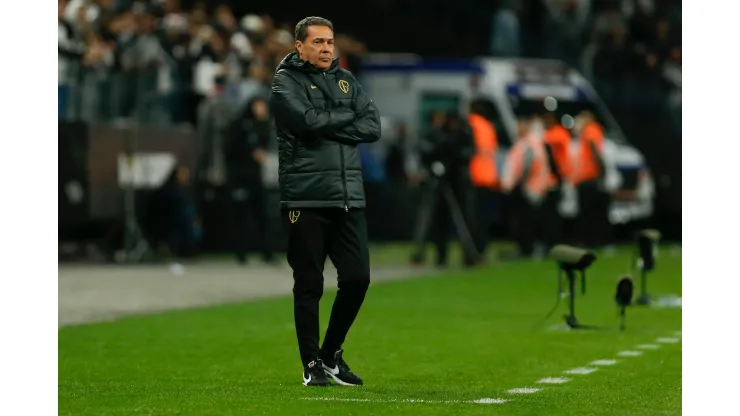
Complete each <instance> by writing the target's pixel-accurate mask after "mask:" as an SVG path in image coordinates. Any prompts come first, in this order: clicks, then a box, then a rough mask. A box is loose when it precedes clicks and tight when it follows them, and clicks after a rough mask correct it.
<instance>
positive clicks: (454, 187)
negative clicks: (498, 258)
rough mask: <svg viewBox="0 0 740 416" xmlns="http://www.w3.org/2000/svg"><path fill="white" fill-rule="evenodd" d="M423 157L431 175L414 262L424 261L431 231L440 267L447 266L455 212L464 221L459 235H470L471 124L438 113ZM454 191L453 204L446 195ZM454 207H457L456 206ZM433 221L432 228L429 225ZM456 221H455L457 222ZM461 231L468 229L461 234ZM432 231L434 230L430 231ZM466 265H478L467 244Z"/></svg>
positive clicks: (423, 145) (424, 143)
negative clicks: (469, 169) (429, 221)
mask: <svg viewBox="0 0 740 416" xmlns="http://www.w3.org/2000/svg"><path fill="white" fill-rule="evenodd" d="M418 151H419V155H420V157H421V161H422V163H423V165H424V167H425V169H426V170H427V171H428V177H427V180H426V183H425V184H424V188H425V191H424V193H425V195H424V197H423V198H422V202H421V207H420V212H419V216H418V220H417V221H418V223H417V230H416V233H415V242H416V245H417V248H416V250H415V252H414V254H413V256H412V261H413V262H415V263H421V262H422V261H423V248H424V240H425V236H426V234H427V231H432V233H433V241H434V244H435V246H436V250H437V259H436V260H437V262H436V263H437V266H440V267H444V266H446V265H447V240H448V237H449V231H450V229H449V227H450V219H451V216H453V215H455V214H454V213H453V212H452V210H458V211H459V213H460V214H461V215H459V216H458V218H460V219H461V221H459V222H457V223H456V226H457V228H458V230H457V231H458V236H459V237H461V238H462V236H460V235H459V234H461V233H465V234H466V235H468V236H469V235H470V230H469V228H468V225H469V224H470V214H469V210H470V209H471V207H472V201H471V199H472V186H471V183H470V175H469V172H468V164H469V162H470V158H471V157H472V156H473V154H474V153H475V145H474V142H473V136H472V132H471V129H470V126H469V125H468V123H467V122H466V121H465V120H464V119H463V118H462V117H461V115H460V114H458V113H457V112H449V113H447V114H445V113H444V112H442V111H435V112H434V113H433V114H432V119H431V126H430V128H429V130H428V131H427V133H426V134H425V135H424V136H422V138H421V140H420V143H419V149H418ZM446 189H450V190H451V192H452V195H453V196H454V198H453V201H450V200H448V199H446V198H445V194H444V192H445V191H446ZM453 203H454V205H453ZM428 218H431V224H429V223H428V220H427V219H428ZM453 220H454V218H453ZM460 227H464V230H461V229H460ZM429 228H431V230H429ZM463 248H464V252H465V254H464V259H463V260H464V264H465V265H466V266H471V265H474V264H475V263H477V261H478V258H477V256H478V255H477V252H476V250H475V247H467V245H466V244H464V243H463Z"/></svg>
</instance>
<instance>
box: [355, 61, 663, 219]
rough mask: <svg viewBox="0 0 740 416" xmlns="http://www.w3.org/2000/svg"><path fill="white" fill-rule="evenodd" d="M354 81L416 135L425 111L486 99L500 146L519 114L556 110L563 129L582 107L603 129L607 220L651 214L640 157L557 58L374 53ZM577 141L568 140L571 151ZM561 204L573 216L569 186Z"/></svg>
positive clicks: (648, 181) (585, 84) (584, 83)
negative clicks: (452, 57)
mask: <svg viewBox="0 0 740 416" xmlns="http://www.w3.org/2000/svg"><path fill="white" fill-rule="evenodd" d="M361 82H362V83H363V85H364V87H365V89H366V91H367V92H368V94H369V95H370V97H372V99H373V100H374V101H375V103H376V104H377V106H378V108H379V110H380V113H381V115H382V116H383V117H384V119H386V120H392V121H393V122H396V123H400V122H402V123H405V124H406V125H407V126H408V128H409V130H410V131H411V132H412V135H414V136H415V137H418V136H419V135H420V134H422V133H423V131H424V129H425V123H426V122H425V120H428V115H429V113H430V112H431V111H433V110H436V109H457V110H459V111H461V112H463V113H465V112H467V104H468V103H469V102H470V101H471V100H473V99H485V100H486V101H488V102H489V103H490V104H491V105H490V110H491V111H490V114H489V116H490V118H491V121H492V122H493V123H494V125H495V126H496V130H497V134H498V140H499V143H500V145H501V147H502V148H504V149H505V148H506V147H508V146H509V145H510V144H511V143H512V140H514V138H515V137H516V118H517V116H518V115H521V114H530V115H531V114H534V113H537V114H539V113H542V112H544V111H546V110H550V111H555V112H556V113H557V114H558V115H559V116H561V117H562V118H561V122H562V123H563V124H564V125H565V127H567V128H570V127H572V126H571V125H568V124H569V123H570V122H571V121H572V118H570V119H569V117H575V116H576V115H577V114H578V113H579V112H580V111H583V110H589V111H591V112H592V113H594V114H595V115H596V117H597V118H598V120H599V122H600V123H601V124H602V125H603V127H604V135H605V138H606V158H607V161H606V162H607V164H608V167H609V172H608V176H607V183H608V185H609V187H610V189H611V190H612V191H613V193H614V195H615V196H617V198H615V199H621V201H614V202H613V203H612V204H611V211H610V219H611V222H612V223H614V224H618V223H626V222H630V221H632V220H635V219H643V218H646V217H649V216H650V215H652V210H653V206H652V201H653V195H654V184H653V180H652V178H651V177H650V175H649V172H648V170H647V166H646V164H645V160H644V157H643V155H642V154H641V153H640V152H639V151H638V150H637V149H636V148H635V147H634V146H632V145H631V144H630V143H629V142H628V140H627V139H626V138H625V136H624V133H623V132H622V130H621V128H620V127H619V125H618V123H617V122H616V120H615V119H614V117H613V116H612V114H611V113H610V112H609V109H608V108H607V107H606V105H604V103H603V102H602V100H601V99H600V98H599V96H598V94H597V93H596V91H595V90H594V88H593V87H592V85H591V83H590V82H589V81H588V80H587V79H586V78H585V77H584V76H583V75H582V74H581V73H580V72H579V71H577V70H576V69H573V68H571V67H569V66H567V65H566V64H565V63H564V62H562V61H557V60H540V59H497V58H478V59H471V60H447V61H432V60H424V59H421V58H419V57H416V56H413V55H385V54H384V55H373V56H370V58H369V59H368V61H367V62H366V64H365V69H364V71H363V73H362V76H361ZM548 97H550V98H548ZM546 98H548V99H547V101H546V100H545V99H546ZM546 104H547V107H545V105H546ZM384 130H386V129H384ZM389 130H391V129H389ZM576 145H577V143H576V140H574V148H575V146H576ZM625 195H626V197H625ZM561 208H562V212H563V215H565V216H569V217H570V216H574V215H576V214H577V212H578V207H577V203H576V195H575V191H573V190H571V191H569V192H567V193H566V198H565V201H564V204H563V206H562V207H561Z"/></svg>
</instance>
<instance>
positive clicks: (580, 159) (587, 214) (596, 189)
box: [573, 111, 611, 248]
mask: <svg viewBox="0 0 740 416" xmlns="http://www.w3.org/2000/svg"><path fill="white" fill-rule="evenodd" d="M576 129H577V130H578V131H579V136H578V146H577V150H576V157H575V166H573V183H574V185H575V186H576V189H577V191H578V212H579V214H578V226H577V230H576V231H577V232H578V237H579V239H580V240H581V242H582V244H583V245H585V246H586V247H590V248H596V247H599V246H601V245H603V244H604V242H605V239H607V238H608V237H607V236H608V234H609V232H610V228H611V226H610V224H609V203H610V196H609V194H608V193H607V192H606V190H605V189H604V178H605V175H606V171H605V165H604V158H603V152H604V132H603V129H602V127H601V125H600V124H599V123H598V122H597V121H596V117H595V116H594V114H593V113H591V112H590V111H583V112H581V113H580V114H579V115H578V117H577V118H576Z"/></svg>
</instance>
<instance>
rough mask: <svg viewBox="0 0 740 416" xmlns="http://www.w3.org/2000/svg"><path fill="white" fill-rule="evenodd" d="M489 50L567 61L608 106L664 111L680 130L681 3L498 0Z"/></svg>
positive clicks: (670, 0)
mask: <svg viewBox="0 0 740 416" xmlns="http://www.w3.org/2000/svg"><path fill="white" fill-rule="evenodd" d="M489 50H490V53H491V54H493V55H495V56H502V57H519V56H530V57H532V56H541V57H547V58H558V59H563V60H565V61H566V62H568V63H569V64H570V65H571V66H574V67H577V68H580V69H581V70H582V71H583V72H584V74H585V75H586V76H587V77H588V78H589V79H591V80H592V82H593V83H594V85H595V87H596V89H597V90H598V91H599V94H600V95H601V96H602V98H603V99H604V100H605V101H606V102H608V103H609V104H610V105H611V106H624V107H629V108H635V106H637V109H639V110H641V111H642V110H644V111H657V112H663V114H660V115H661V116H666V117H670V118H672V119H673V121H674V125H675V126H676V127H678V131H679V132H680V115H681V2H680V1H678V0H529V1H527V0H525V1H519V0H500V1H499V5H498V8H497V10H496V11H495V12H494V14H493V18H492V22H491V41H490V49H489Z"/></svg>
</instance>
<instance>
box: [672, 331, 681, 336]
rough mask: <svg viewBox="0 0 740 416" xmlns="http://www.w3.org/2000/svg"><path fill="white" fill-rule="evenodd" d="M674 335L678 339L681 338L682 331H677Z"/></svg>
mask: <svg viewBox="0 0 740 416" xmlns="http://www.w3.org/2000/svg"><path fill="white" fill-rule="evenodd" d="M673 335H675V336H677V337H680V336H681V331H676V332H674V333H673Z"/></svg>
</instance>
